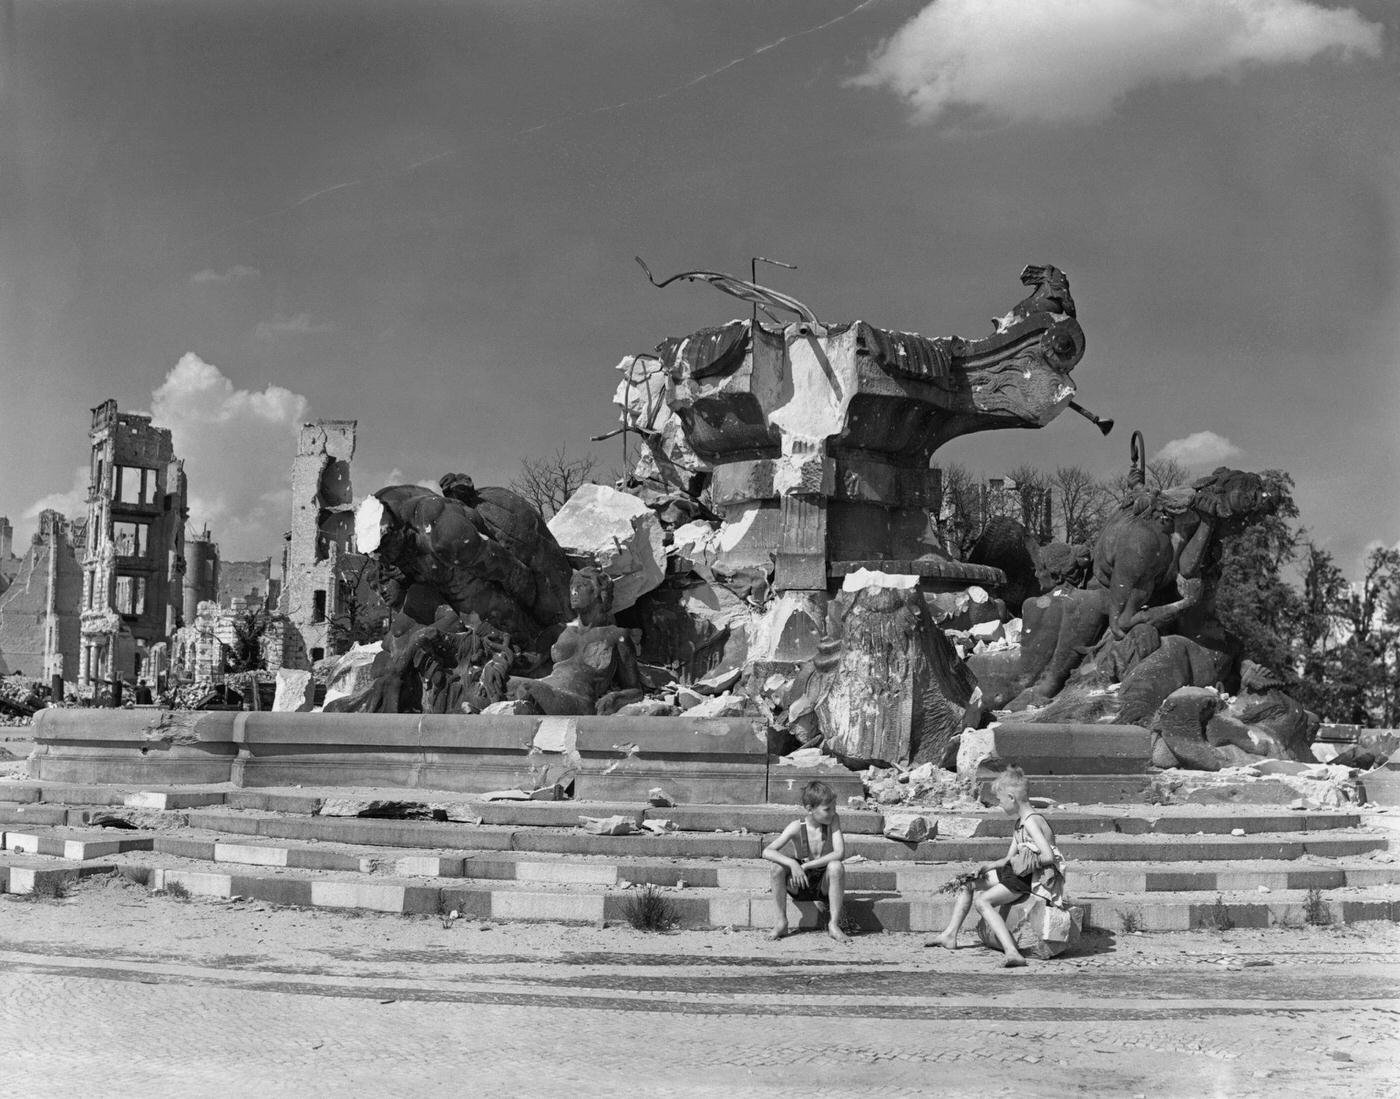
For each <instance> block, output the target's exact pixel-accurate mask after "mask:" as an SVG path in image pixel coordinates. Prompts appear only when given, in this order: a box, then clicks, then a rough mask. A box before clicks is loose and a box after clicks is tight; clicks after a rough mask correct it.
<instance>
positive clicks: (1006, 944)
mask: <svg viewBox="0 0 1400 1099" xmlns="http://www.w3.org/2000/svg"><path fill="white" fill-rule="evenodd" d="M992 794H993V795H994V796H995V797H996V799H997V804H998V805H999V806H1001V810H1002V812H1003V813H1006V814H1008V815H1014V816H1015V817H1016V830H1015V831H1014V832H1012V834H1011V845H1010V846H1009V847H1008V848H1007V849H1006V857H1005V858H1001V859H998V860H997V861H996V862H988V863H983V864H982V865H981V866H979V867H978V868H977V869H976V871H975V873H976V875H977V877H976V881H975V883H974V884H973V885H967V886H964V887H963V889H962V891H961V892H960V893H959V894H958V899H957V901H956V902H955V903H954V905H953V918H952V919H950V920H949V921H948V926H947V927H945V928H944V929H943V933H942V934H940V935H935V936H934V937H933V938H932V939H929V940H928V942H926V943H925V944H924V945H925V946H941V947H946V948H947V949H948V950H956V949H957V946H958V932H959V931H960V930H962V925H963V920H965V919H967V913H968V910H969V909H970V908H974V907H975V908H976V909H977V914H978V915H979V916H981V917H982V919H983V920H984V921H986V924H987V926H988V927H990V928H991V929H992V933H993V934H994V935H996V938H997V942H999V943H1001V949H1002V953H1004V954H1005V955H1006V960H1005V961H1004V962H1002V965H1004V966H1005V967H1006V968H1008V969H1016V968H1019V967H1021V966H1023V965H1025V964H1026V959H1025V958H1024V957H1022V955H1021V952H1020V950H1018V949H1017V948H1016V940H1015V939H1014V938H1013V937H1012V935H1011V932H1010V931H1008V930H1007V927H1006V921H1005V920H1003V919H1002V918H1001V912H1000V911H999V909H1000V908H1001V907H1002V906H1003V905H1007V904H1011V903H1013V902H1015V901H1019V900H1020V899H1021V898H1022V897H1025V896H1027V895H1028V894H1029V893H1030V891H1031V883H1032V882H1033V881H1034V879H1035V875H1036V874H1037V872H1039V870H1040V869H1042V868H1043V867H1048V866H1054V865H1055V856H1054V853H1053V852H1052V850H1051V846H1052V844H1053V843H1054V838H1055V837H1054V833H1053V832H1051V831H1050V825H1049V824H1047V823H1046V821H1045V818H1044V817H1042V816H1041V815H1040V814H1039V813H1037V812H1035V811H1034V810H1032V809H1031V803H1030V798H1029V795H1028V791H1027V786H1026V776H1025V773H1024V772H1023V771H1022V770H1021V768H1019V767H1008V768H1007V769H1006V770H1005V771H1003V772H1002V773H1001V774H999V775H998V776H997V777H996V780H995V781H994V782H993V783H992Z"/></svg>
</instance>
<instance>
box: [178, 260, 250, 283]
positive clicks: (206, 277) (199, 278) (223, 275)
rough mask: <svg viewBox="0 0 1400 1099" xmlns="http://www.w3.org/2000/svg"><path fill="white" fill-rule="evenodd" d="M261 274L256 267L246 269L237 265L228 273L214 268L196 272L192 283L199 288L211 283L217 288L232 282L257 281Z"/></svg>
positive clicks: (241, 265)
mask: <svg viewBox="0 0 1400 1099" xmlns="http://www.w3.org/2000/svg"><path fill="white" fill-rule="evenodd" d="M261 274H262V272H261V271H259V270H258V269H257V268H256V267H246V266H244V265H243V264H241V263H235V264H234V265H233V266H232V267H230V268H229V269H228V270H227V271H215V270H214V269H213V268H212V267H206V268H205V269H204V270H203V271H196V272H195V273H194V274H193V275H191V276H190V282H192V283H195V284H196V285H199V286H203V285H207V284H210V283H212V284H214V285H216V286H217V285H223V284H226V283H231V282H244V281H246V280H247V279H255V278H257V277H258V276H259V275H261Z"/></svg>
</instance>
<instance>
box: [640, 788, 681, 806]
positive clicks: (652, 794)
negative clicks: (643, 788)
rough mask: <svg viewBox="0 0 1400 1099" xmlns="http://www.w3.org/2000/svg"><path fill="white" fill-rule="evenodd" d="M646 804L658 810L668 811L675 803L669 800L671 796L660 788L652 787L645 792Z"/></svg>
mask: <svg viewBox="0 0 1400 1099" xmlns="http://www.w3.org/2000/svg"><path fill="white" fill-rule="evenodd" d="M647 804H648V805H651V806H655V807H656V808H658V809H670V808H672V807H673V806H674V805H675V804H676V803H675V802H674V801H673V800H671V795H670V794H668V793H666V791H665V790H663V789H662V788H661V787H660V786H653V787H652V788H651V789H650V790H648V791H647Z"/></svg>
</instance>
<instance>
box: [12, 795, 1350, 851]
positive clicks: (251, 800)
mask: <svg viewBox="0 0 1400 1099" xmlns="http://www.w3.org/2000/svg"><path fill="white" fill-rule="evenodd" d="M371 802H399V803H406V804H417V805H423V806H435V807H437V808H438V810H439V812H440V814H441V818H440V819H445V818H447V817H450V818H451V819H458V818H463V819H470V818H476V819H479V820H480V821H481V823H483V824H497V825H517V826H546V827H550V826H552V827H560V826H564V827H572V826H574V825H576V824H577V823H578V818H579V817H581V816H593V817H608V816H614V815H623V816H630V817H632V818H633V819H634V820H635V821H636V822H637V823H638V824H640V822H641V821H642V820H659V819H666V820H670V821H672V822H673V823H674V824H675V825H676V826H677V828H678V829H679V830H680V831H699V832H715V831H725V832H740V831H748V832H771V831H777V830H778V829H780V828H781V827H782V826H784V825H786V824H787V823H788V822H789V821H791V820H793V819H794V816H795V814H797V813H800V810H796V809H795V808H794V807H793V806H790V805H769V804H763V805H680V806H674V807H652V806H649V805H646V804H639V803H638V802H637V801H606V802H597V801H575V800H563V801H489V802H488V801H482V800H480V799H477V798H470V797H467V796H465V795H461V794H452V793H440V794H439V793H433V792H425V791H419V790H392V789H389V790H385V789H370V790H355V789H346V790H335V789H330V790H327V789H322V790H317V791H301V790H293V791H283V790H269V791H263V790H233V789H228V790H212V789H183V790H182V789H175V788H162V789H153V790H143V789H133V788H130V787H120V786H99V785H74V784H53V783H42V784H41V783H17V782H16V783H5V784H3V785H2V786H0V823H24V822H33V823H41V822H42V823H46V824H54V823H60V822H61V821H62V820H66V821H67V823H70V824H80V823H82V821H83V818H81V817H78V816H72V815H69V816H68V817H66V818H60V817H59V815H58V814H57V813H55V812H54V811H53V810H54V809H55V808H56V807H58V806H65V807H67V808H69V809H84V808H91V807H98V808H106V807H117V806H120V807H123V808H133V809H165V810H179V809H195V808H209V809H218V808H223V809H231V810H242V809H248V810H255V811H261V812H273V813H280V814H284V815H288V816H319V815H328V814H329V813H331V812H332V811H336V810H338V811H339V812H353V810H354V807H355V806H356V805H357V804H364V805H368V804H369V803H371ZM888 811H890V812H893V811H894V810H893V809H891V810H888ZM898 811H899V812H900V813H907V812H910V811H917V812H922V813H924V815H926V816H927V817H928V818H929V819H930V821H931V822H934V823H935V824H937V825H938V826H939V834H940V835H942V836H944V837H945V838H946V837H948V836H1003V837H1004V836H1010V834H1011V832H1012V829H1013V828H1014V826H1015V822H1014V821H1012V820H1011V819H1010V818H1008V817H1007V816H1006V815H1005V814H1003V813H1001V812H1000V811H998V810H977V809H967V808H957V809H952V808H949V809H945V808H943V807H941V806H901V807H899V810H898ZM1046 812H1047V815H1048V816H1049V818H1050V819H1051V821H1052V823H1053V825H1054V827H1055V829H1056V832H1057V833H1058V834H1061V835H1069V834H1080V835H1085V834H1094V833H1111V832H1119V833H1124V834H1140V833H1164V834H1165V833H1182V834H1185V833H1194V832H1205V833H1228V832H1230V831H1232V830H1233V829H1235V828H1243V829H1244V830H1245V831H1246V832H1247V833H1249V834H1251V835H1252V834H1255V833H1259V832H1294V831H1316V830H1319V829H1327V828H1349V827H1355V826H1356V825H1357V824H1358V823H1359V822H1360V820H1361V814H1360V813H1359V812H1358V811H1356V810H1345V809H1335V810H1333V809H1323V810H1305V809H1285V808H1267V807H1250V808H1245V807H1237V808H1236V807H1232V808H1230V809H1222V808H1220V807H1219V806H1218V805H1210V804H1207V805H1170V806H1167V805H1157V806H1145V805H1099V806H1093V807H1079V806H1076V807H1072V808H1071V807H1067V808H1063V809H1059V808H1055V807H1051V808H1050V809H1048V810H1047V811H1046ZM884 813H885V811H884V810H864V809H849V808H847V809H843V810H842V811H841V821H842V827H843V829H844V830H845V832H846V833H847V834H848V835H879V834H880V833H881V832H882V830H883V828H884ZM348 819H360V820H364V819H398V818H395V817H392V816H384V817H379V816H366V817H357V816H350V817H349V818H348Z"/></svg>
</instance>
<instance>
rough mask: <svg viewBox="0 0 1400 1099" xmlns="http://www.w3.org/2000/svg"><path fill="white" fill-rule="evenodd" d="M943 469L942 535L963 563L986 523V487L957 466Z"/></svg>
mask: <svg viewBox="0 0 1400 1099" xmlns="http://www.w3.org/2000/svg"><path fill="white" fill-rule="evenodd" d="M939 468H940V469H941V470H942V473H943V504H942V507H941V508H940V509H939V513H938V516H937V520H938V531H939V534H940V536H941V537H942V539H943V545H944V547H945V548H946V549H947V551H948V552H949V553H950V554H952V555H953V556H954V557H956V558H958V559H959V560H963V559H965V558H966V557H967V554H968V551H969V550H971V549H972V545H973V543H974V542H976V541H977V536H978V535H979V534H981V533H982V527H983V526H984V525H985V522H986V515H985V514H984V507H985V501H984V499H983V496H984V493H983V491H982V489H983V486H982V485H981V484H980V483H979V482H978V481H977V479H976V478H975V477H973V476H972V474H971V473H969V472H968V471H967V469H966V468H965V467H964V466H960V465H958V464H957V463H956V462H952V463H950V464H948V465H946V466H941V467H939Z"/></svg>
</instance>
